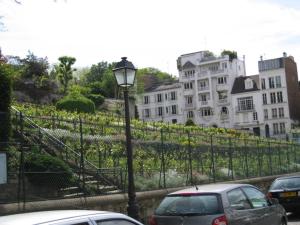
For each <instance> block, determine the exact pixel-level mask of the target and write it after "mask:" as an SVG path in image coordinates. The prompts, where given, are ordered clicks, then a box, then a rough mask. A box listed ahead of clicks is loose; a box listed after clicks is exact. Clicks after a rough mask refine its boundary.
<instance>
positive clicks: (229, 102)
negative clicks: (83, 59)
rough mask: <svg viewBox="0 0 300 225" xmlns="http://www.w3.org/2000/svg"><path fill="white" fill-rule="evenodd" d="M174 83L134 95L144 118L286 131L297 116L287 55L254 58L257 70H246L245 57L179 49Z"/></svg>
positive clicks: (293, 69) (299, 107)
mask: <svg viewBox="0 0 300 225" xmlns="http://www.w3.org/2000/svg"><path fill="white" fill-rule="evenodd" d="M177 65H178V70H179V83H178V82H177V83H174V84H171V85H170V84H169V85H161V86H159V87H156V88H153V89H152V90H150V91H147V92H146V93H144V94H142V95H140V96H139V100H138V109H139V115H141V119H143V120H145V121H162V120H163V121H165V122H172V123H185V122H186V121H187V120H188V119H192V120H193V121H194V123H195V124H198V125H202V126H215V127H226V128H236V129H246V130H250V131H251V132H254V133H255V134H257V135H263V136H285V134H286V132H289V131H290V129H291V128H292V127H293V126H294V125H295V124H297V123H298V121H299V120H300V104H297V101H298V100H299V99H300V91H299V84H298V74H297V66H296V63H295V62H294V59H293V58H292V57H287V56H286V54H284V56H283V57H281V58H277V59H270V60H261V61H259V62H258V66H259V75H254V76H246V72H245V63H244V60H239V59H237V58H230V57H229V56H228V55H225V56H222V57H214V56H212V55H211V53H210V52H208V51H200V52H195V53H190V54H184V55H181V56H180V57H179V58H178V60H177Z"/></svg>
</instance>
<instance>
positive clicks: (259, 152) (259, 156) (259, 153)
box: [256, 140, 262, 177]
mask: <svg viewBox="0 0 300 225" xmlns="http://www.w3.org/2000/svg"><path fill="white" fill-rule="evenodd" d="M256 149H257V161H258V175H259V176H260V177H261V169H262V163H261V160H262V159H261V149H260V147H259V140H257V143H256Z"/></svg>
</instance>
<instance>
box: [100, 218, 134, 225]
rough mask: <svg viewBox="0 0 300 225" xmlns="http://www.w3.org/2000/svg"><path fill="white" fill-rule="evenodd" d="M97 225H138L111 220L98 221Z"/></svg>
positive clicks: (123, 220)
mask: <svg viewBox="0 0 300 225" xmlns="http://www.w3.org/2000/svg"><path fill="white" fill-rule="evenodd" d="M96 224H97V225H136V224H135V223H133V222H131V221H129V220H125V219H109V220H103V221H96Z"/></svg>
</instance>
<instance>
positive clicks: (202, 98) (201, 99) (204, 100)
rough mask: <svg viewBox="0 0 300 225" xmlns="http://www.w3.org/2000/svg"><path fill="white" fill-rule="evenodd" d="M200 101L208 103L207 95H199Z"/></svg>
mask: <svg viewBox="0 0 300 225" xmlns="http://www.w3.org/2000/svg"><path fill="white" fill-rule="evenodd" d="M199 101H202V102H206V101H207V98H206V95H199Z"/></svg>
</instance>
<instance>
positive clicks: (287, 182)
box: [270, 177, 300, 190]
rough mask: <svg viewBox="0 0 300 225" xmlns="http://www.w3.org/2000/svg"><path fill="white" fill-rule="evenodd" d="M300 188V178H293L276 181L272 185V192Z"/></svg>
mask: <svg viewBox="0 0 300 225" xmlns="http://www.w3.org/2000/svg"><path fill="white" fill-rule="evenodd" d="M293 188H300V177H291V178H285V179H280V180H275V181H274V183H273V184H272V185H271V188H270V189H271V190H274V189H293Z"/></svg>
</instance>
